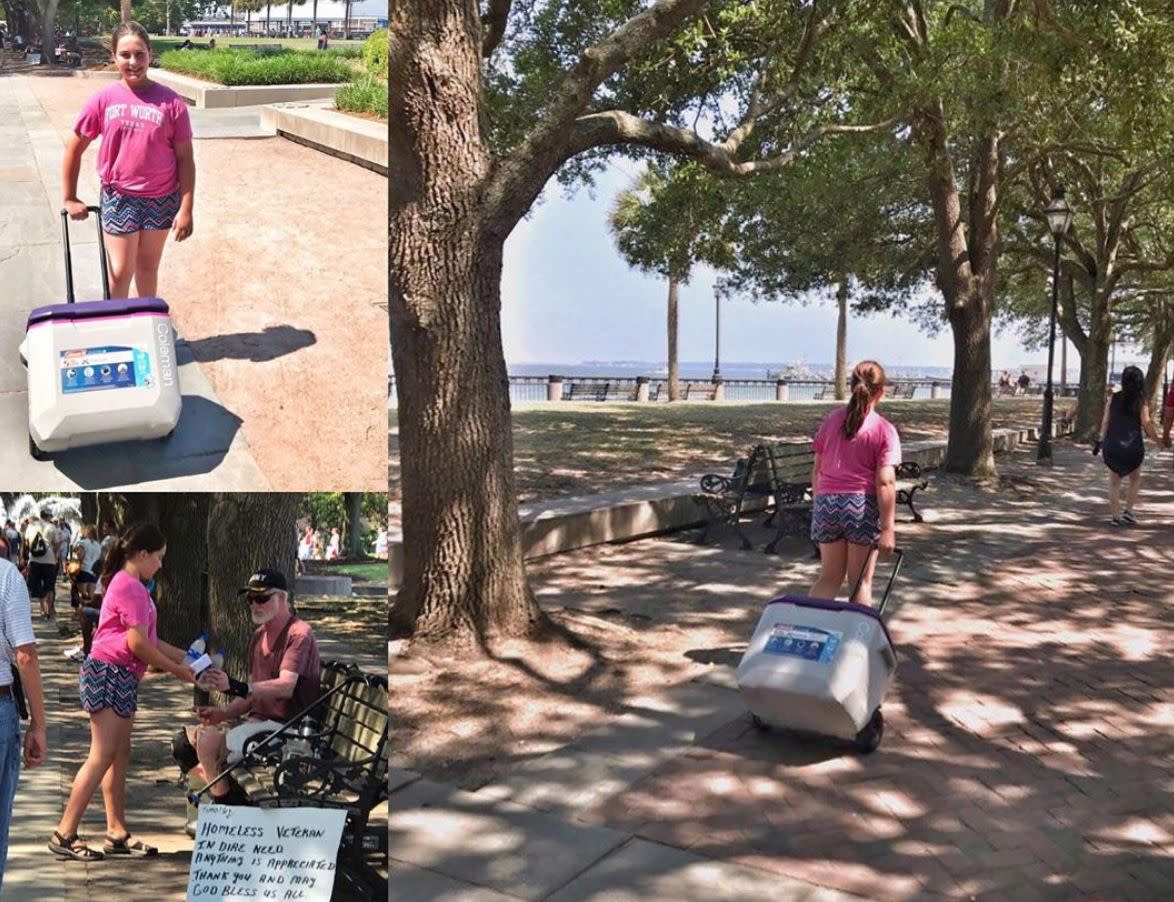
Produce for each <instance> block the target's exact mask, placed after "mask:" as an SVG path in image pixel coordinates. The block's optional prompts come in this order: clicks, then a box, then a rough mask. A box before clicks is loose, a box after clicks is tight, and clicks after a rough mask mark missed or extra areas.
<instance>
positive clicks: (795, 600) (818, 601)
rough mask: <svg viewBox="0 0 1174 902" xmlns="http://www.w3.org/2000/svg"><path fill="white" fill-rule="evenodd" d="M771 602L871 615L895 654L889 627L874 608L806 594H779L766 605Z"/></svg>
mask: <svg viewBox="0 0 1174 902" xmlns="http://www.w3.org/2000/svg"><path fill="white" fill-rule="evenodd" d="M772 604H793V605H795V606H796V607H800V608H816V609H818V610H821V611H837V612H839V611H847V612H849V613H853V614H863V615H864V616H865V617H871V618H872V619H873V620H875V621H876V622H877V623H879V624H880V627H881V629H882V630H884V631H885V641H887V642H888V643H889V648H892V649H893V653H894V654H896V646H894V645H893V637H892V636H890V635H889V628H888V627H887V626H885V622H884V620H882V619H881V615H880V613H879V612H878V611H877V609H876V608H873V607H869V606H868V605H863V604H854V603H852V602H850V601H832V600H831V599H828V598H808V597H807V596H806V595H780V596H779V597H778V598H772V599H771V600H770V601H768V602H767V605H768V606H769V605H772Z"/></svg>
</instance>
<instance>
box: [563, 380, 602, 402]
mask: <svg viewBox="0 0 1174 902" xmlns="http://www.w3.org/2000/svg"><path fill="white" fill-rule="evenodd" d="M607 386H608V383H606V382H568V383H567V384H566V386H564V387H563V400H564V401H606V400H607Z"/></svg>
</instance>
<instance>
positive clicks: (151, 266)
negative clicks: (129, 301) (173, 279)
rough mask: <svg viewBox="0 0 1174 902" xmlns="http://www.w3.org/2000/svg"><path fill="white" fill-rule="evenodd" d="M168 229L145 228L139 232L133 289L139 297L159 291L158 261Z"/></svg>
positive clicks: (148, 295)
mask: <svg viewBox="0 0 1174 902" xmlns="http://www.w3.org/2000/svg"><path fill="white" fill-rule="evenodd" d="M168 234H170V230H169V229H146V230H144V231H142V232H139V253H138V257H137V258H136V263H135V291H136V292H137V293H138V296H139V297H141V298H153V297H155V296H156V293H157V292H158V291H159V261H160V260H162V259H163V246H164V245H165V244H166V243H167V236H168Z"/></svg>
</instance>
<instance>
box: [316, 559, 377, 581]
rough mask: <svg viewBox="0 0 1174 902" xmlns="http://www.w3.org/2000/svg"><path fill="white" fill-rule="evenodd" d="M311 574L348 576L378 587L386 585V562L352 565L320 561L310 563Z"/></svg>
mask: <svg viewBox="0 0 1174 902" xmlns="http://www.w3.org/2000/svg"><path fill="white" fill-rule="evenodd" d="M310 572H311V573H333V574H335V575H337V576H349V577H350V578H351V579H355V580H362V581H363V582H368V583H377V584H379V585H386V584H387V561H362V562H360V563H354V564H326V565H324V564H323V563H322V562H321V561H319V562H317V563H315V562H314V561H310Z"/></svg>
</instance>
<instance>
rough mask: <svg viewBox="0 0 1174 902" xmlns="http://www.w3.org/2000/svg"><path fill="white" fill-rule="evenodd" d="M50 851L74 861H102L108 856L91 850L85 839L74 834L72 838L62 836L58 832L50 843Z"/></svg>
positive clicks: (55, 832) (54, 833)
mask: <svg viewBox="0 0 1174 902" xmlns="http://www.w3.org/2000/svg"><path fill="white" fill-rule="evenodd" d="M49 851H51V852H52V853H53V854H54V855H61V856H62V857H64V858H72V859H73V860H74V861H101V860H102V859H103V858H105V857H106V856H105V855H103V854H102V853H101V852H99V851H98V850H97V849H91V848H90V847H89V846H87V845H86V842H85V840H84V839H82V838H81V837H80V836H78V835H77V834H76V833H74V834H73V835H72V836H62V835H61V834H60V833H58V832H57V831H56V830H54V831H53V838H52V839H51V840H50V841H49Z"/></svg>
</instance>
